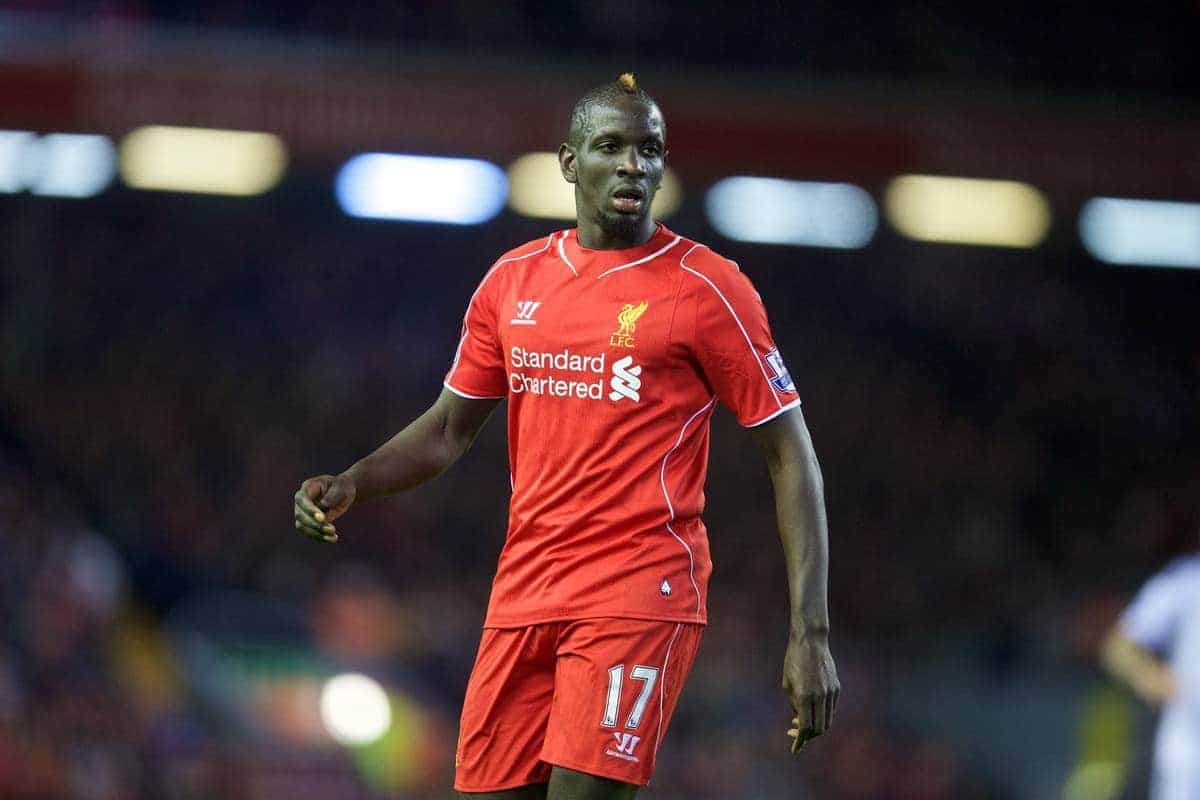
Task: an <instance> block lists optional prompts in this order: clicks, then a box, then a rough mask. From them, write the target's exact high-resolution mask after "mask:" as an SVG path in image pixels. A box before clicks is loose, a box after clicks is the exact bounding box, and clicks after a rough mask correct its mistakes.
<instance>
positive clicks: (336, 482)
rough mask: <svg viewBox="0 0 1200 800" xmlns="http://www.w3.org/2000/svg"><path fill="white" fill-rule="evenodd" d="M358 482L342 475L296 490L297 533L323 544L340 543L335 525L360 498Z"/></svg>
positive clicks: (313, 481)
mask: <svg viewBox="0 0 1200 800" xmlns="http://www.w3.org/2000/svg"><path fill="white" fill-rule="evenodd" d="M356 493H357V492H356V489H355V486H354V479H353V478H350V477H347V476H346V475H345V474H344V473H343V474H342V475H318V476H317V477H315V478H309V479H308V480H306V481H305V482H304V483H302V484H300V488H299V489H297V490H296V495H295V497H294V498H293V501H294V514H295V517H296V530H298V531H300V532H301V533H303V534H304V535H305V536H311V537H312V538H314V539H319V540H320V541H322V542H336V541H337V539H338V536H337V528H335V527H334V526H333V521H334V520H336V519H337V518H338V517H340V516H341V515H342V514H345V513H346V512H347V511H349V510H350V506H351V505H353V504H354V497H355V494H356Z"/></svg>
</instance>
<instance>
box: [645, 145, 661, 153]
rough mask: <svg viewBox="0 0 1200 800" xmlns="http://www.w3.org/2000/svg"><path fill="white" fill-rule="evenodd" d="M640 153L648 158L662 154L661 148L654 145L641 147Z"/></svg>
mask: <svg viewBox="0 0 1200 800" xmlns="http://www.w3.org/2000/svg"><path fill="white" fill-rule="evenodd" d="M642 152H643V153H645V154H646V155H648V156H657V155H661V154H662V148H661V147H659V146H658V145H656V144H647V145H644V146H643V147H642Z"/></svg>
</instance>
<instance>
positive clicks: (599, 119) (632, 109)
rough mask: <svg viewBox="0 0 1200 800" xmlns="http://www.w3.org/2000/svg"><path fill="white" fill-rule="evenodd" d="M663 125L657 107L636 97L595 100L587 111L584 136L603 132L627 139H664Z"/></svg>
mask: <svg viewBox="0 0 1200 800" xmlns="http://www.w3.org/2000/svg"><path fill="white" fill-rule="evenodd" d="M665 131H666V124H665V123H664V121H663V116H662V112H661V111H659V110H658V106H655V105H651V104H648V103H644V102H642V101H640V100H638V99H636V98H630V99H628V100H625V99H622V100H618V101H616V102H612V103H597V104H595V105H593V106H592V107H591V109H589V111H588V125H587V136H588V137H589V138H590V137H593V136H597V135H600V134H603V133H609V134H620V135H622V136H626V137H629V138H647V137H650V136H658V137H659V138H663V137H664V136H665V135H666V133H665Z"/></svg>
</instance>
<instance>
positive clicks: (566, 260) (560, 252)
mask: <svg viewBox="0 0 1200 800" xmlns="http://www.w3.org/2000/svg"><path fill="white" fill-rule="evenodd" d="M567 233H568V231H563V232H562V236H560V237H558V255H559V256H560V257H561V258H562V260H563V263H564V264H566V265H567V269H569V270H571V272H572V273H573V274H574V275H575V277H576V278H578V277H579V271H578V270H576V269H575V265H574V264H572V263H571V259H569V258H567V251H566V250H564V249H563V241H565V240H566V238H567ZM550 235H551V236H553V235H554V234H550Z"/></svg>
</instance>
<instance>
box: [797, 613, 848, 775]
mask: <svg viewBox="0 0 1200 800" xmlns="http://www.w3.org/2000/svg"><path fill="white" fill-rule="evenodd" d="M783 689H784V691H785V692H787V693H788V699H789V700H791V703H792V709H793V710H794V711H795V712H796V716H795V717H793V718H792V727H791V728H790V729H789V730H788V736H790V737H792V752H793V753H799V752H800V750H801V749H803V747H804V745H805V744H807V743H808V740H809V739H815V738H816V737H818V736H820V735H821V734H822V733H824V732H825V731H827V730H828V729H829V726H830V725H832V724H833V713H834V709H835V708H836V707H837V701H838V695H839V694H840V693H841V690H842V687H841V684H840V683H838V677H837V667H835V666H834V664H833V656H832V655H831V654H830V652H829V642H828V640H827V639H826V638H825V636H824V634H820V635H816V634H813V635H802V634H792V637H791V639H790V640H788V646H787V653H786V654H785V655H784V657H783Z"/></svg>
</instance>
